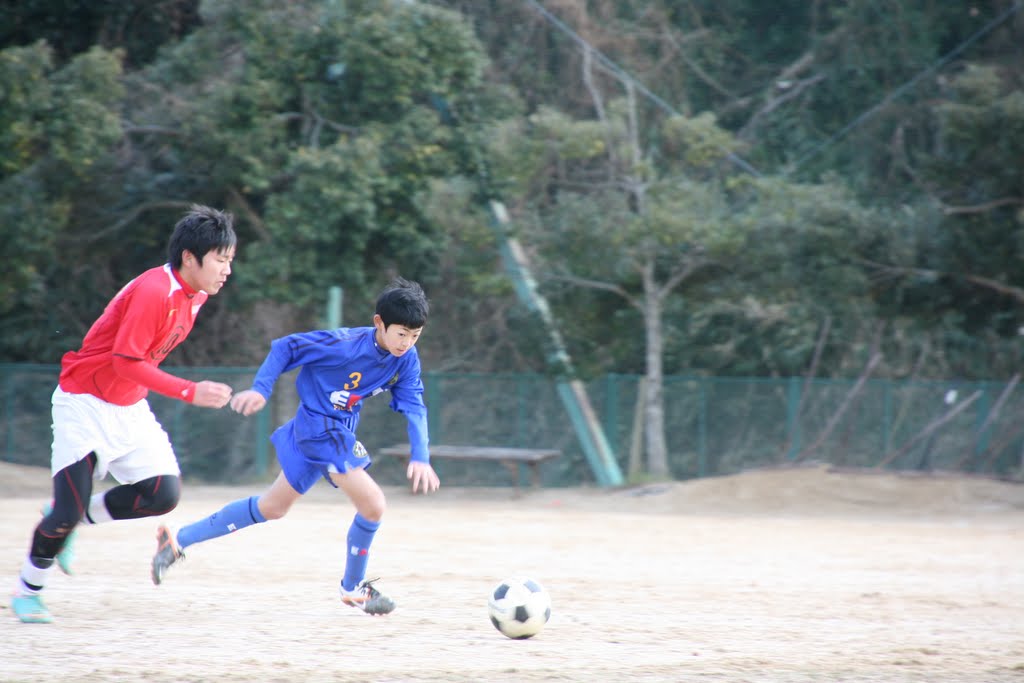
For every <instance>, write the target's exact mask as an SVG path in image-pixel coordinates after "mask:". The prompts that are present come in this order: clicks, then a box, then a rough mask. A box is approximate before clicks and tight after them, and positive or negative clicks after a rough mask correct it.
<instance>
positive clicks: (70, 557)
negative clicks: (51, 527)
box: [41, 503, 78, 576]
mask: <svg viewBox="0 0 1024 683" xmlns="http://www.w3.org/2000/svg"><path fill="white" fill-rule="evenodd" d="M41 512H42V513H43V517H46V516H47V515H49V514H50V513H51V512H53V503H46V504H45V505H43V509H42V510H41ZM77 537H78V529H72V530H71V533H70V534H68V537H67V538H66V539H64V547H63V548H61V549H60V552H59V553H57V566H58V567H60V570H61V571H62V572H64V573H65V574H67V575H68V576H71V575H72V574H74V573H75V572H74V570H73V569H72V567H73V566H74V564H75V539H76V538H77Z"/></svg>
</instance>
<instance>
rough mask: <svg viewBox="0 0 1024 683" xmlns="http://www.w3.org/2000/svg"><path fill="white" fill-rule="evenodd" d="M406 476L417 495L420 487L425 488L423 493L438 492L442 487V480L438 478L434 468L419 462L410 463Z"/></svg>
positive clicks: (412, 461) (411, 461)
mask: <svg viewBox="0 0 1024 683" xmlns="http://www.w3.org/2000/svg"><path fill="white" fill-rule="evenodd" d="M405 476H406V478H407V479H408V480H409V481H411V482H412V492H413V493H416V492H417V491H418V490H419V488H420V486H422V487H423V493H430V492H431V491H436V490H437V489H438V488H440V486H441V479H440V477H438V476H437V472H435V471H434V468H433V467H431V466H430V465H429V464H427V463H425V462H419V461H418V460H410V461H409V467H408V468H407V469H406V470H405Z"/></svg>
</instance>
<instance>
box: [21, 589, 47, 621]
mask: <svg viewBox="0 0 1024 683" xmlns="http://www.w3.org/2000/svg"><path fill="white" fill-rule="evenodd" d="M11 611H12V612H14V614H15V616H17V617H18V618H19V619H21V621H22V623H24V624H49V623H51V622H53V616H52V615H51V614H50V610H48V609H46V605H44V604H43V598H42V596H41V595H39V593H15V594H14V595H13V596H12V597H11Z"/></svg>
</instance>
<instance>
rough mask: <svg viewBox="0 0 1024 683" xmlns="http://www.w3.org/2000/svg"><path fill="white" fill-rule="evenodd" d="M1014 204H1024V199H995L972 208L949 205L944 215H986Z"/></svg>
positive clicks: (945, 207)
mask: <svg viewBox="0 0 1024 683" xmlns="http://www.w3.org/2000/svg"><path fill="white" fill-rule="evenodd" d="M1013 204H1024V198H1021V197H1003V198H1002V199H993V200H992V201H990V202H982V203H981V204H973V205H971V206H949V205H947V204H943V205H942V213H944V214H946V215H947V216H955V215H958V214H964V213H985V212H986V211H991V210H992V209H998V208H999V207H1000V206H1011V205H1013Z"/></svg>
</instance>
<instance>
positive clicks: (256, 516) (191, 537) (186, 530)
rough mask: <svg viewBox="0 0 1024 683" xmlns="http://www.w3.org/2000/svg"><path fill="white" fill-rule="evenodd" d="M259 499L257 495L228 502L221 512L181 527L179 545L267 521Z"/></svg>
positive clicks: (190, 543) (185, 545)
mask: <svg viewBox="0 0 1024 683" xmlns="http://www.w3.org/2000/svg"><path fill="white" fill-rule="evenodd" d="M258 500H259V498H257V497H256V496H251V497H249V498H241V499H239V500H236V501H235V502H233V503H228V504H227V505H225V506H224V508H223V509H222V510H221V511H220V512H214V513H213V514H212V515H210V516H209V517H206V518H205V519H201V520H199V521H198V522H195V523H193V524H189V525H188V526H183V527H181V528H180V529H179V530H178V546H179V547H181V548H186V547H188V546H190V545H192V544H193V543H201V542H202V541H209V540H210V539H211V538H217V537H219V536H223V535H224V534H230V533H231V532H232V531H238V530H239V529H244V528H245V527H247V526H252V525H253V524H259V523H260V522H265V521H267V518H266V517H264V516H263V515H262V513H260V508H259V505H257V504H256V501H258Z"/></svg>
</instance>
